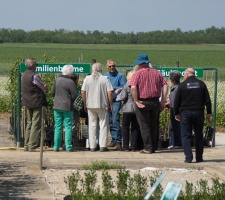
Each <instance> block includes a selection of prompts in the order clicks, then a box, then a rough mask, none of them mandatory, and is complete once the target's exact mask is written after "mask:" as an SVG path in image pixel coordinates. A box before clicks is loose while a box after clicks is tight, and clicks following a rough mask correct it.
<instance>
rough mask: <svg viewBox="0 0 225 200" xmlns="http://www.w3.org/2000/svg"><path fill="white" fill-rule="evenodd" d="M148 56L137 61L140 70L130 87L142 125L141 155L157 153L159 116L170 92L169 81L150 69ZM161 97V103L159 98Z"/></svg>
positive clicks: (132, 79) (133, 77) (143, 55)
mask: <svg viewBox="0 0 225 200" xmlns="http://www.w3.org/2000/svg"><path fill="white" fill-rule="evenodd" d="M149 63H150V60H149V59H148V56H147V55H146V54H140V55H139V56H138V59H137V60H136V64H137V65H138V66H139V68H140V69H139V70H138V71H137V72H136V73H135V74H133V76H132V78H131V81H130V87H131V93H132V96H133V99H134V102H135V104H136V111H135V112H136V115H137V119H138V123H139V125H140V130H141V135H142V138H143V142H144V149H143V150H141V152H140V153H155V150H156V148H157V141H158V140H157V135H158V134H157V126H158V125H157V115H158V112H159V108H161V110H163V109H164V107H165V101H166V96H167V92H168V85H167V79H165V78H164V77H163V76H162V75H161V73H160V72H159V71H158V70H155V69H153V68H150V67H149ZM160 97H161V102H159V98H160Z"/></svg>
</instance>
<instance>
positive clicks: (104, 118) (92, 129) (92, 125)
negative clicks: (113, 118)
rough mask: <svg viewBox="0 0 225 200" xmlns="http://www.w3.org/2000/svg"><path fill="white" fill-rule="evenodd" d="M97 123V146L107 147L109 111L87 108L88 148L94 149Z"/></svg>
mask: <svg viewBox="0 0 225 200" xmlns="http://www.w3.org/2000/svg"><path fill="white" fill-rule="evenodd" d="M98 122H99V128H100V131H99V146H100V148H101V147H107V143H108V130H109V111H108V110H106V109H101V108H91V109H89V108H88V126H89V143H90V148H91V149H93V148H96V139H97V138H96V137H97V136H96V135H97V128H98Z"/></svg>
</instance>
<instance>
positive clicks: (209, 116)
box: [206, 114, 212, 122]
mask: <svg viewBox="0 0 225 200" xmlns="http://www.w3.org/2000/svg"><path fill="white" fill-rule="evenodd" d="M211 120H212V115H211V114H207V115H206V121H207V122H210V121H211Z"/></svg>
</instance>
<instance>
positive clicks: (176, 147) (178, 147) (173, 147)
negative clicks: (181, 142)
mask: <svg viewBox="0 0 225 200" xmlns="http://www.w3.org/2000/svg"><path fill="white" fill-rule="evenodd" d="M168 149H182V146H172V145H171V146H169V147H168Z"/></svg>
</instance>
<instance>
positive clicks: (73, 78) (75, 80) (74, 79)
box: [70, 74, 79, 86]
mask: <svg viewBox="0 0 225 200" xmlns="http://www.w3.org/2000/svg"><path fill="white" fill-rule="evenodd" d="M70 78H71V79H72V80H73V81H74V83H75V84H76V86H77V85H78V81H79V76H78V75H77V74H73V75H72V76H71V77H70Z"/></svg>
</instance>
